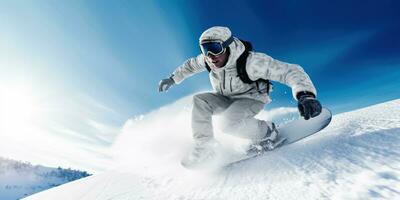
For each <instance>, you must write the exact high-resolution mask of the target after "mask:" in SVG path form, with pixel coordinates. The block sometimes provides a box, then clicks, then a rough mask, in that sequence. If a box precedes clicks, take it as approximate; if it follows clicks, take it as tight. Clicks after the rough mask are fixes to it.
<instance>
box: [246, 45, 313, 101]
mask: <svg viewBox="0 0 400 200" xmlns="http://www.w3.org/2000/svg"><path fill="white" fill-rule="evenodd" d="M249 59H250V60H248V61H247V62H248V64H247V65H246V70H247V73H248V75H249V78H250V79H251V80H258V79H260V78H262V79H268V80H271V81H278V82H280V83H283V84H286V85H288V86H289V87H291V88H292V94H293V98H294V99H296V100H297V97H296V95H297V94H298V93H299V92H311V93H313V94H314V95H315V96H317V91H316V89H315V87H314V84H313V83H312V81H311V79H310V77H309V76H308V75H307V73H306V72H305V71H304V70H303V68H302V67H301V66H299V65H296V64H290V63H285V62H282V61H279V60H275V59H273V58H272V57H270V56H268V55H266V54H263V53H252V54H251V56H249Z"/></svg>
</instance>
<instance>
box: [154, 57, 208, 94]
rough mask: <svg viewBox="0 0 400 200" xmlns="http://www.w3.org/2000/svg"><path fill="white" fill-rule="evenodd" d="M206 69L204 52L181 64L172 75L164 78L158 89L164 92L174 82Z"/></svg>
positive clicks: (179, 81)
mask: <svg viewBox="0 0 400 200" xmlns="http://www.w3.org/2000/svg"><path fill="white" fill-rule="evenodd" d="M204 70H206V66H205V63H204V56H203V55H202V54H200V55H198V56H197V57H194V58H190V59H188V60H186V61H185V62H184V63H183V64H182V65H181V66H179V67H178V68H177V69H176V70H175V71H174V72H173V73H172V75H171V76H170V77H168V78H166V79H162V80H161V81H160V82H159V84H158V91H159V92H164V91H168V89H169V88H170V87H171V86H173V85H174V84H179V83H181V82H182V81H183V80H184V79H186V78H188V77H190V76H192V75H193V74H195V73H198V72H202V71H204Z"/></svg>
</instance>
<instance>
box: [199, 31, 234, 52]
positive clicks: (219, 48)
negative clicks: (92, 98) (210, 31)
mask: <svg viewBox="0 0 400 200" xmlns="http://www.w3.org/2000/svg"><path fill="white" fill-rule="evenodd" d="M233 40H234V39H233V37H232V36H231V37H230V38H228V39H227V40H226V41H225V42H222V41H220V40H205V41H203V42H201V43H200V50H201V53H203V54H204V55H205V56H209V54H212V55H214V56H219V55H221V54H223V53H225V50H226V48H227V47H228V46H229V45H230V44H231V43H232V42H233Z"/></svg>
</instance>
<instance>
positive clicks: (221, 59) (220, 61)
mask: <svg viewBox="0 0 400 200" xmlns="http://www.w3.org/2000/svg"><path fill="white" fill-rule="evenodd" d="M228 57H229V51H225V53H223V54H221V55H218V56H215V55H212V54H208V56H207V58H208V60H209V61H210V62H212V63H213V64H214V66H215V67H217V68H222V67H224V66H225V64H226V62H227V61H228Z"/></svg>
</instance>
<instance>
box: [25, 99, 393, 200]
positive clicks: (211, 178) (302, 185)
mask: <svg viewBox="0 0 400 200" xmlns="http://www.w3.org/2000/svg"><path fill="white" fill-rule="evenodd" d="M190 102H191V101H190V97H187V98H184V99H181V100H179V101H178V102H176V103H174V104H172V105H168V106H165V107H163V108H161V109H159V110H157V111H154V112H152V113H149V114H147V115H144V116H141V117H140V118H136V119H132V120H129V121H128V122H127V123H126V125H125V127H124V130H123V133H122V134H121V136H120V138H119V140H118V141H117V142H116V143H115V151H114V153H115V160H116V163H115V166H114V170H110V171H108V172H104V173H101V174H95V175H93V176H90V177H88V178H84V179H80V180H78V181H74V182H71V183H67V184H65V185H62V186H59V187H55V188H53V189H50V190H47V191H44V192H41V193H38V194H36V195H33V196H30V197H28V198H26V199H29V200H35V199H40V200H46V199H48V200H50V199H82V200H83V199H85V200H86V199H87V200H92V199H116V200H123V199H150V200H153V199H154V200H156V199H166V200H167V199H179V200H196V199H213V200H215V199H216V200H218V199H221V200H222V199H285V200H287V199H372V198H377V199H400V156H399V155H400V99H398V100H393V101H389V102H385V103H382V104H378V105H374V106H371V107H366V108H363V109H360V110H355V111H351V112H347V113H342V114H338V115H334V116H333V119H332V122H331V124H330V125H329V126H328V127H327V128H325V129H324V130H323V131H321V132H319V133H317V134H315V135H313V136H310V137H308V138H306V139H304V140H301V141H299V142H297V143H294V144H291V145H289V146H286V147H284V148H281V149H278V150H276V151H273V152H271V153H269V154H267V155H265V156H261V157H257V158H255V159H253V160H251V161H248V162H243V163H239V164H237V165H234V166H232V167H229V168H210V169H205V170H188V169H185V168H183V167H182V166H180V164H179V161H180V158H181V157H182V156H183V155H184V153H185V152H186V151H187V150H188V149H189V147H190V145H191V134H190V132H191V131H190V107H191V105H190ZM282 112H287V113H282ZM294 112H295V109H293V108H281V110H280V112H276V111H268V112H267V111H264V112H262V113H260V114H259V115H258V116H257V117H259V118H262V119H275V118H278V117H277V115H278V114H274V113H279V115H280V116H279V117H280V118H281V117H282V116H292V114H293V113H294ZM217 118H218V117H217ZM217 118H216V121H218V119H217ZM216 127H218V125H217V126H216ZM216 137H217V139H218V140H220V141H221V142H231V143H232V145H236V143H240V142H241V141H239V140H237V139H235V138H233V137H230V136H227V135H224V134H222V133H221V132H219V131H216Z"/></svg>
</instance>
